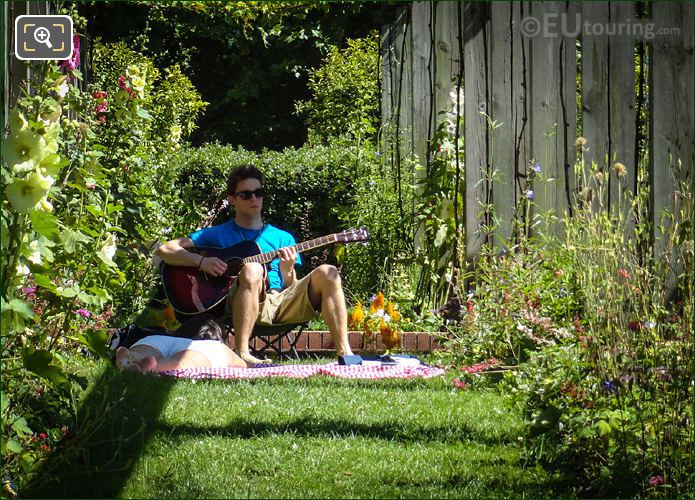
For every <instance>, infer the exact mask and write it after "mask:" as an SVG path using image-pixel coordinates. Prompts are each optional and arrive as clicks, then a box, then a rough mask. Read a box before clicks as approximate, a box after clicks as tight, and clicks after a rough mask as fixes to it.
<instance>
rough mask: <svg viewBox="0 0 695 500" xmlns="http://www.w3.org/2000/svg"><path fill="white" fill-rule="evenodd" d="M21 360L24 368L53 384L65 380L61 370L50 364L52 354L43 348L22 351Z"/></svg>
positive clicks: (58, 383)
mask: <svg viewBox="0 0 695 500" xmlns="http://www.w3.org/2000/svg"><path fill="white" fill-rule="evenodd" d="M22 361H23V362H24V368H26V369H27V370H29V371H30V372H32V373H35V374H36V375H38V376H39V377H41V378H43V379H45V380H47V381H49V382H51V383H53V384H55V385H60V384H62V383H63V382H65V381H66V380H67V377H66V376H65V373H63V370H61V369H60V367H58V366H55V365H52V364H51V361H53V354H52V353H51V352H49V351H46V350H43V349H37V350H35V351H28V350H25V351H23V352H22Z"/></svg>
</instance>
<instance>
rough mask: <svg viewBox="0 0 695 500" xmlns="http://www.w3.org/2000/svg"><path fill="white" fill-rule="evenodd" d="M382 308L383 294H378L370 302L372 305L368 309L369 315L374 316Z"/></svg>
mask: <svg viewBox="0 0 695 500" xmlns="http://www.w3.org/2000/svg"><path fill="white" fill-rule="evenodd" d="M383 308H384V294H383V293H381V292H379V293H378V294H377V296H376V298H375V299H374V300H373V301H372V305H371V306H370V308H369V314H374V313H375V312H377V311H378V310H379V309H383Z"/></svg>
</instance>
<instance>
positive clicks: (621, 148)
mask: <svg viewBox="0 0 695 500" xmlns="http://www.w3.org/2000/svg"><path fill="white" fill-rule="evenodd" d="M634 18H635V14H634V9H633V4H632V3H628V2H614V3H611V5H610V19H611V23H617V24H618V26H625V27H627V26H629V23H630V22H631V20H633V19H634ZM609 48H610V52H609V55H608V82H609V86H610V90H609V97H608V99H609V101H608V137H609V140H610V143H609V145H608V151H609V154H610V158H609V161H608V164H609V166H611V167H612V166H614V164H615V163H616V162H618V163H622V164H623V165H625V176H624V177H622V178H618V177H617V176H616V175H615V172H614V171H613V170H612V169H611V172H610V175H609V176H608V186H609V192H608V197H609V198H608V203H609V204H610V206H611V207H614V206H616V205H617V203H618V199H619V189H618V187H619V186H620V187H621V188H626V189H628V190H630V191H631V190H632V189H631V186H633V185H634V179H635V175H636V172H637V170H636V165H635V124H636V108H635V98H636V95H635V91H634V89H635V36H634V34H633V33H629V32H628V31H627V30H625V33H623V34H616V35H613V36H611V37H610V39H609Z"/></svg>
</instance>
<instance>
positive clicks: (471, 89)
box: [463, 2, 490, 262]
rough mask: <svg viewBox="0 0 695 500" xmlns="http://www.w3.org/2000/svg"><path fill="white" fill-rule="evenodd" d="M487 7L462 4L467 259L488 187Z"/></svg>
mask: <svg viewBox="0 0 695 500" xmlns="http://www.w3.org/2000/svg"><path fill="white" fill-rule="evenodd" d="M489 9H490V5H489V4H486V3H478V2H473V3H466V4H465V5H464V7H463V22H464V35H463V36H464V43H465V46H464V82H465V83H464V88H465V99H464V116H465V128H466V131H465V139H464V141H465V148H466V153H465V157H466V163H465V164H466V172H465V181H466V199H465V203H464V206H465V210H464V214H465V216H464V217H465V230H466V259H467V260H469V262H470V261H471V260H472V259H473V258H474V257H475V256H476V255H477V254H478V253H479V252H480V249H481V248H482V244H483V241H484V237H485V235H484V234H482V231H481V227H482V225H483V224H484V222H485V220H484V217H483V215H482V213H481V212H482V203H484V202H485V201H486V191H487V188H488V186H487V185H486V183H485V182H484V173H485V172H486V171H487V170H488V169H489V166H490V162H489V158H488V147H489V137H488V125H487V119H486V118H485V116H484V115H483V114H482V113H481V112H483V113H488V112H489V110H490V103H489V96H490V91H489V88H488V83H489V68H490V50H489V39H490V33H489V29H490V27H489V23H488V19H489Z"/></svg>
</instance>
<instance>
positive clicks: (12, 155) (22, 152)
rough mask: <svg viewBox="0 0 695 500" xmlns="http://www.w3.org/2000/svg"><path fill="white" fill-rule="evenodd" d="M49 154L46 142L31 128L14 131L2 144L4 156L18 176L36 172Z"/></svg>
mask: <svg viewBox="0 0 695 500" xmlns="http://www.w3.org/2000/svg"><path fill="white" fill-rule="evenodd" d="M47 154H48V150H47V147H46V141H45V140H44V138H43V137H41V136H40V135H39V134H37V133H36V132H34V131H33V130H31V129H30V128H23V129H20V130H15V131H12V132H11V133H10V135H9V136H8V137H7V139H5V140H4V141H3V144H2V155H3V157H4V158H5V161H6V162H7V164H8V165H9V166H10V168H12V170H13V171H14V173H15V174H17V175H20V174H22V173H25V172H29V171H31V170H34V168H35V166H36V164H37V163H39V162H40V161H41V160H43V158H44V157H45V156H46V155H47Z"/></svg>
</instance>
